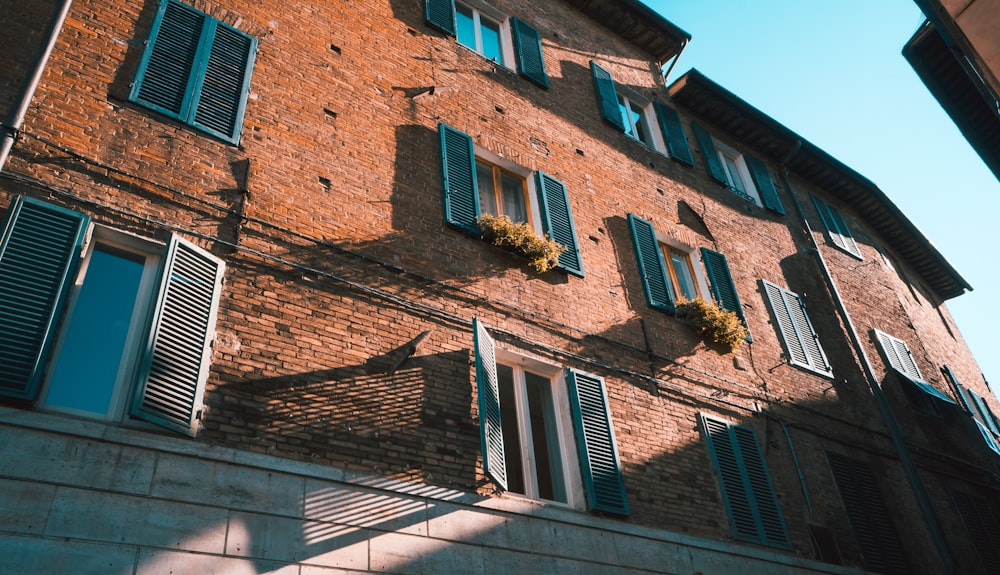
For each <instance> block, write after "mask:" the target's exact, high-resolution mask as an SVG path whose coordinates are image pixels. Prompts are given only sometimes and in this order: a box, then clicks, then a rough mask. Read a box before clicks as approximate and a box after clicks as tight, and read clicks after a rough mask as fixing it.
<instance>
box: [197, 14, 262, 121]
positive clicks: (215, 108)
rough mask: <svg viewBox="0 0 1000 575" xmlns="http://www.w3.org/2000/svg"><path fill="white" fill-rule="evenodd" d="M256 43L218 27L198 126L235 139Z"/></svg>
mask: <svg viewBox="0 0 1000 575" xmlns="http://www.w3.org/2000/svg"><path fill="white" fill-rule="evenodd" d="M253 47H254V41H253V39H252V38H250V37H249V36H246V35H245V34H242V33H240V32H237V31H236V30H233V29H232V28H229V27H228V26H225V25H223V24H217V25H216V26H215V35H214V38H213V40H212V44H211V49H210V51H209V57H208V62H207V64H206V67H205V73H204V76H203V78H202V84H201V90H200V93H199V96H198V102H197V104H196V108H195V114H194V122H195V123H197V124H199V125H201V126H203V127H205V128H208V129H209V130H212V131H215V132H218V133H219V134H221V135H223V136H225V137H227V138H235V136H236V134H237V133H238V132H239V125H240V124H241V123H242V117H241V116H242V112H243V104H244V101H245V100H244V97H243V93H244V89H245V87H246V86H247V84H248V80H249V78H248V76H249V74H250V68H249V66H248V61H249V60H250V57H251V54H252V51H253Z"/></svg>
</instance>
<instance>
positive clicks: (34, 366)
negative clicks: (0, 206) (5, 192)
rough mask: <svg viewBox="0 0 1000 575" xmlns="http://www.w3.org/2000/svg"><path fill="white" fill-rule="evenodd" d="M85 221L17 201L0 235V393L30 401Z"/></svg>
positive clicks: (36, 203)
mask: <svg viewBox="0 0 1000 575" xmlns="http://www.w3.org/2000/svg"><path fill="white" fill-rule="evenodd" d="M88 222H89V220H88V218H87V217H86V216H84V215H82V214H79V213H76V212H72V211H69V210H66V209H63V208H59V207H57V206H53V205H51V204H46V203H43V202H39V201H36V200H29V199H27V198H17V199H15V201H14V202H13V203H12V204H11V207H10V209H9V211H8V215H7V218H6V221H5V227H4V229H3V235H2V236H0V310H3V311H2V313H0V334H3V343H2V344H0V393H2V394H3V395H8V396H11V397H16V398H20V399H33V398H34V395H35V392H36V391H37V389H38V384H39V381H40V379H41V370H42V367H43V362H44V358H45V355H46V353H47V351H48V347H49V345H50V343H51V341H52V334H51V333H50V332H51V329H52V327H53V326H54V325H55V322H56V320H57V318H58V314H59V311H60V308H61V304H62V302H63V301H64V300H65V297H66V294H67V292H68V289H69V286H70V282H71V281H72V273H73V270H74V269H75V267H76V266H75V263H76V258H77V257H78V256H79V251H80V247H81V244H82V242H83V237H84V234H85V232H86V229H87V224H88Z"/></svg>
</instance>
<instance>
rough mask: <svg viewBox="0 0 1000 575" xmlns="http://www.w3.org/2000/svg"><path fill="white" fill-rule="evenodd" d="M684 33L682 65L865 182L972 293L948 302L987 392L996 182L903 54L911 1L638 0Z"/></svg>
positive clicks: (998, 376)
mask: <svg viewBox="0 0 1000 575" xmlns="http://www.w3.org/2000/svg"><path fill="white" fill-rule="evenodd" d="M645 2H646V4H648V5H649V6H650V7H651V8H653V9H654V10H656V11H657V12H659V13H660V14H662V15H663V16H664V17H665V18H667V19H668V20H670V21H671V22H673V23H674V24H676V25H677V26H679V27H680V28H682V29H683V30H685V31H686V32H688V33H689V34H691V36H692V40H691V43H690V44H688V46H687V48H685V50H684V53H683V54H682V55H681V57H680V60H679V61H678V62H677V64H676V66H675V67H674V70H673V71H672V72H671V74H670V77H669V78H668V79H667V82H668V83H670V82H672V81H673V80H675V79H677V78H678V77H679V76H680V75H681V74H683V73H684V72H685V71H687V70H688V69H690V68H697V69H698V70H699V71H701V72H702V73H703V74H705V75H706V76H708V77H709V78H711V79H712V80H714V81H715V82H717V83H718V84H720V85H722V86H723V87H725V88H726V89H728V90H730V91H731V92H733V93H734V94H736V95H737V96H739V97H741V98H743V99H744V100H745V101H747V102H748V103H750V104H751V105H752V106H754V107H756V108H757V109H759V110H761V111H762V112H764V113H765V114H767V115H769V116H771V117H772V118H774V119H775V120H777V121H778V122H780V123H782V124H784V125H785V126H787V127H788V128H790V129H791V130H793V131H795V132H797V133H798V134H799V135H801V136H802V137H804V138H806V139H807V140H809V141H810V142H812V143H813V144H816V145H817V146H819V147H820V148H822V149H824V150H826V151H827V152H829V153H830V154H831V155H833V156H834V157H836V158H837V159H839V160H840V161H842V162H844V163H845V164H847V165H848V166H850V167H851V168H853V169H854V170H856V171H858V172H859V173H861V174H862V175H864V176H865V177H867V178H868V179H870V180H872V181H873V182H875V184H876V185H878V186H879V188H881V189H882V191H884V192H885V193H886V194H887V195H888V196H889V197H890V198H891V199H892V201H893V202H894V203H895V204H896V205H897V206H899V208H900V209H902V210H903V212H904V213H905V214H906V215H907V217H909V218H910V220H911V221H912V222H913V223H914V224H916V226H917V227H918V228H920V229H921V230H922V231H923V232H924V234H925V235H926V236H927V237H928V238H929V239H930V240H931V242H933V243H934V245H935V246H936V247H937V249H938V250H939V251H940V252H941V253H942V254H943V255H944V256H945V257H946V258H947V259H948V261H949V262H951V264H952V265H953V266H954V267H955V268H956V269H957V270H958V272H959V273H960V274H962V276H963V277H964V278H965V279H966V280H967V281H968V282H969V283H971V284H972V286H973V288H974V291H972V292H969V293H966V294H965V295H962V296H959V297H957V298H954V299H952V300H949V301H948V302H947V307H948V309H949V310H950V311H951V313H952V315H953V316H954V318H955V321H956V322H957V323H958V327H959V329H960V330H961V332H962V336H963V337H964V338H965V340H966V342H967V343H968V344H969V346H970V347H971V348H972V351H973V353H974V354H975V356H976V359H977V360H978V362H979V366H980V368H981V369H982V370H983V373H984V374H985V376H986V378H987V380H989V381H990V383H991V384H992V386H993V388H994V390H996V389H997V388H998V387H1000V353H997V352H995V351H994V347H993V346H994V345H995V344H994V343H993V341H992V340H993V338H994V337H996V335H995V334H996V332H997V327H996V326H995V323H996V321H997V320H998V319H1000V317H998V315H1000V314H998V313H997V311H996V305H995V302H997V301H998V300H1000V255H998V254H1000V250H998V249H996V246H995V245H994V244H992V243H991V242H992V241H993V239H994V238H996V237H998V235H1000V230H998V229H996V228H1000V224H998V223H997V218H996V216H995V212H996V209H997V208H998V207H1000V205H998V204H1000V182H998V181H997V180H996V178H994V177H993V175H992V174H991V173H990V171H989V170H988V169H987V168H986V166H985V164H983V162H982V160H980V158H979V156H978V155H977V154H976V153H975V152H974V151H973V150H972V148H971V147H970V146H969V144H968V143H967V142H966V141H965V139H964V138H963V137H962V135H961V134H960V133H959V131H958V128H956V127H955V125H954V123H952V121H951V119H950V118H949V117H948V116H947V115H946V114H945V113H944V111H943V110H942V109H941V107H940V106H939V105H938V103H937V101H936V100H934V98H933V97H931V95H930V93H929V92H928V91H927V89H926V88H925V87H924V85H923V83H921V81H920V79H919V78H918V77H917V75H916V73H915V72H914V71H913V69H912V68H911V67H910V66H909V64H908V63H907V62H906V60H905V59H904V58H903V56H902V54H901V50H902V48H903V45H904V44H905V43H906V41H907V40H908V39H909V38H910V37H911V36H912V35H913V33H914V32H915V31H916V30H917V27H918V26H919V25H920V23H921V22H923V16H922V14H921V12H920V10H919V9H918V8H917V6H916V4H914V2H913V1H912V0H836V1H835V2H829V1H828V2H817V1H802V0H759V1H757V2H741V1H737V0H684V1H679V0H672V1H671V0H645Z"/></svg>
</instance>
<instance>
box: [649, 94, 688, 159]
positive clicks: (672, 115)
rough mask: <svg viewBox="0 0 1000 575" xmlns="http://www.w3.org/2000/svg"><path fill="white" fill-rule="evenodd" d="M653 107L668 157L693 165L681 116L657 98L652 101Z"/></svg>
mask: <svg viewBox="0 0 1000 575" xmlns="http://www.w3.org/2000/svg"><path fill="white" fill-rule="evenodd" d="M653 108H654V109H655V110H656V119H657V120H658V121H659V123H660V130H662V131H663V139H664V140H666V142H667V151H668V152H669V153H670V158H671V159H673V160H676V161H678V162H680V163H682V164H687V165H689V166H693V165H694V156H692V155H691V147H690V146H689V145H688V139H687V136H686V135H685V134H684V126H683V125H682V124H681V117H680V116H679V115H678V114H677V110H675V109H673V108H671V107H669V106H664V105H663V104H661V103H660V102H659V100H655V101H653Z"/></svg>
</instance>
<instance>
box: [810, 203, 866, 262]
mask: <svg viewBox="0 0 1000 575" xmlns="http://www.w3.org/2000/svg"><path fill="white" fill-rule="evenodd" d="M812 199H813V205H815V206H816V211H817V212H819V218H820V220H822V221H823V226H824V227H826V231H827V234H828V235H829V237H830V242H831V243H833V245H835V246H837V247H838V248H840V249H842V250H844V251H845V252H848V253H850V254H852V255H854V256H856V257H858V258H861V257H862V256H861V250H860V249H859V248H858V244H857V242H855V241H854V237H853V236H852V235H851V231H850V230H849V229H847V223H846V222H844V217H843V216H842V215H841V213H840V210H838V209H837V208H835V207H833V206H832V205H830V204H829V203H828V202H826V201H824V200H821V199H820V198H818V197H817V196H813V197H812Z"/></svg>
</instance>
